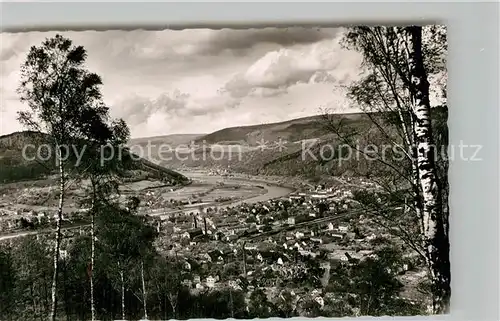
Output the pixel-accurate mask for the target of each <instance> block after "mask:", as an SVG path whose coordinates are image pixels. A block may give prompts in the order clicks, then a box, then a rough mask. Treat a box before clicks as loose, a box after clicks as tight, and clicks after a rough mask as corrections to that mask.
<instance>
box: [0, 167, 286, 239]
mask: <svg viewBox="0 0 500 321" xmlns="http://www.w3.org/2000/svg"><path fill="white" fill-rule="evenodd" d="M182 174H183V175H185V176H187V177H189V178H190V179H192V180H193V181H198V182H203V183H212V184H214V185H215V184H217V183H219V182H223V183H224V184H240V185H253V186H261V187H263V188H264V189H265V190H266V193H264V194H261V195H258V196H254V197H251V198H247V199H243V200H238V201H235V202H231V203H226V204H223V205H215V204H208V205H205V206H201V207H202V208H204V207H212V208H213V207H217V208H228V207H234V206H239V205H241V204H243V203H247V204H255V203H258V202H265V201H267V200H270V199H274V198H280V197H284V196H286V195H288V194H290V193H291V192H293V189H292V188H288V187H282V186H278V185H274V184H270V183H268V182H264V181H262V180H254V179H251V178H242V177H223V176H212V175H208V174H206V173H200V172H193V173H182ZM195 209H196V208H189V209H182V210H169V211H164V212H163V211H159V212H156V213H154V214H152V216H163V215H168V214H173V213H180V212H184V213H189V212H192V211H194V210H195ZM149 215H151V214H149ZM84 225H88V224H81V225H79V226H84ZM75 227H78V226H72V227H68V228H75ZM68 228H63V229H68ZM49 232H51V230H39V231H22V232H16V233H9V234H4V235H0V241H3V240H7V239H11V238H15V237H21V236H26V235H35V234H40V233H49Z"/></svg>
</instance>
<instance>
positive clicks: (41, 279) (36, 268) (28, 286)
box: [12, 236, 53, 320]
mask: <svg viewBox="0 0 500 321" xmlns="http://www.w3.org/2000/svg"><path fill="white" fill-rule="evenodd" d="M12 259H13V264H14V266H15V267H16V277H15V286H16V290H15V291H16V293H15V298H16V306H17V307H22V310H21V311H18V313H19V314H20V315H19V316H20V318H21V319H29V318H33V319H37V318H40V320H44V319H45V316H46V315H47V314H48V312H49V311H50V308H51V304H50V297H51V296H50V294H49V293H50V288H51V277H50V276H51V274H52V272H53V271H52V268H53V266H51V260H50V252H49V250H48V246H47V244H44V243H43V242H40V241H38V240H37V239H36V237H31V236H28V237H26V238H24V239H23V240H22V241H21V242H20V244H18V245H16V246H15V247H14V248H13V250H12Z"/></svg>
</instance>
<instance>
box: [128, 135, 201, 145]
mask: <svg viewBox="0 0 500 321" xmlns="http://www.w3.org/2000/svg"><path fill="white" fill-rule="evenodd" d="M204 135H205V134H173V135H164V136H153V137H140V138H132V139H130V140H129V142H128V144H127V145H128V146H134V145H139V146H142V147H147V145H148V143H149V144H150V145H161V144H166V145H169V146H179V145H183V144H186V145H189V144H190V143H191V142H192V141H194V140H196V139H198V138H199V137H201V136H204Z"/></svg>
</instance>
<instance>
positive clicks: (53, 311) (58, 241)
mask: <svg viewBox="0 0 500 321" xmlns="http://www.w3.org/2000/svg"><path fill="white" fill-rule="evenodd" d="M57 148H58V150H57V156H58V165H59V205H58V208H57V217H56V240H55V245H54V272H53V275H52V293H51V297H52V305H51V307H50V315H49V320H51V321H55V320H56V312H57V276H58V272H59V254H60V253H59V251H60V247H61V220H62V214H63V204H64V184H65V177H64V163H63V161H62V157H61V149H60V148H59V146H58V147H57Z"/></svg>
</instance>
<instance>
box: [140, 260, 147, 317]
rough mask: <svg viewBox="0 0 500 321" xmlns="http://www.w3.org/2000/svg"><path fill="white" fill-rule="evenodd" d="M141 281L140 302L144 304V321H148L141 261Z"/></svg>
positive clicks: (142, 262) (142, 263)
mask: <svg viewBox="0 0 500 321" xmlns="http://www.w3.org/2000/svg"><path fill="white" fill-rule="evenodd" d="M141 280H142V302H143V304H144V320H147V319H148V310H147V304H146V298H147V293H146V281H145V280H144V261H141Z"/></svg>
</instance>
